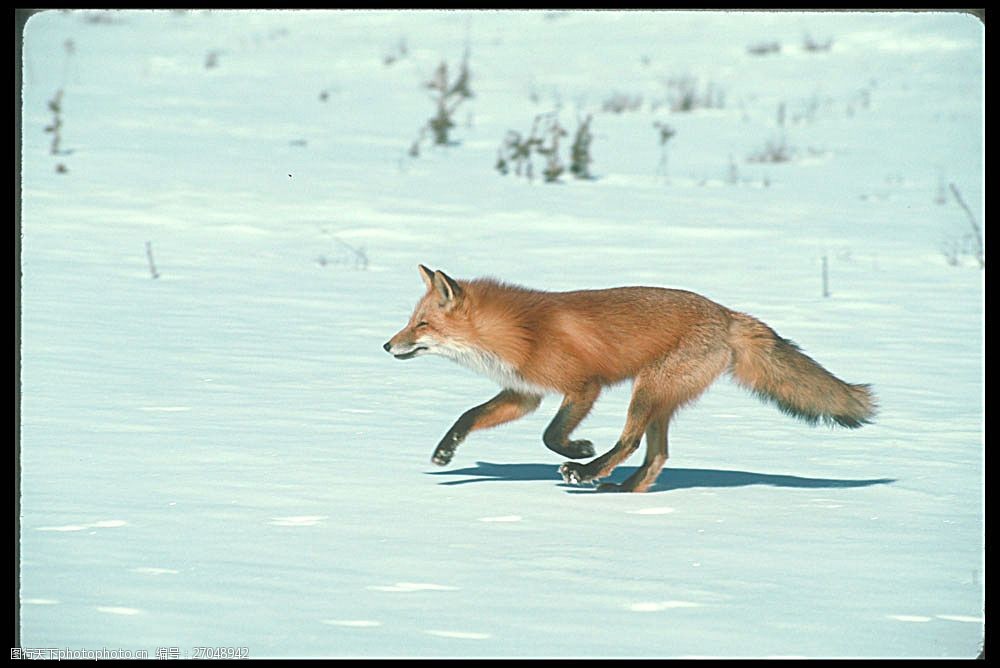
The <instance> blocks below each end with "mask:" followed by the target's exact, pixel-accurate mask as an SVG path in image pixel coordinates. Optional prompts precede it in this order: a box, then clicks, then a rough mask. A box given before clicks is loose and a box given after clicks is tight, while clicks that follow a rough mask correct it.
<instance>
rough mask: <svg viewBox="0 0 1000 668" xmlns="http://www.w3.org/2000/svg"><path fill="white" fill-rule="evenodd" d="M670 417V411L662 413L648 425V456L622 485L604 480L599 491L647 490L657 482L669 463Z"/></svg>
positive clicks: (598, 488)
mask: <svg viewBox="0 0 1000 668" xmlns="http://www.w3.org/2000/svg"><path fill="white" fill-rule="evenodd" d="M670 417H671V415H670V413H667V414H664V415H661V416H659V417H657V418H656V419H654V420H653V421H652V422H650V423H649V426H648V427H646V458H645V460H644V461H643V463H642V466H640V467H639V468H638V469H637V470H636V472H635V473H633V474H632V475H631V476H629V477H628V479H627V480H625V482H623V483H621V484H620V485H617V484H615V483H611V482H602V483H601V484H600V485H598V486H597V491H598V492H645V491H646V490H647V489H649V487H650V486H652V484H653V483H654V482H656V478H657V476H659V475H660V470H661V469H662V468H663V465H664V464H666V463H667V425H668V424H669V422H670Z"/></svg>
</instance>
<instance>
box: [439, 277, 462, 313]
mask: <svg viewBox="0 0 1000 668" xmlns="http://www.w3.org/2000/svg"><path fill="white" fill-rule="evenodd" d="M434 289H435V290H437V293H438V297H440V299H439V300H438V305H439V306H445V307H448V308H451V307H453V306H455V305H456V304H457V303H458V302H459V301H461V299H462V294H463V293H462V288H461V287H460V286H459V285H458V283H457V282H456V281H455V279H453V278H451V277H450V276H448V274H446V273H444V272H443V271H436V272H434Z"/></svg>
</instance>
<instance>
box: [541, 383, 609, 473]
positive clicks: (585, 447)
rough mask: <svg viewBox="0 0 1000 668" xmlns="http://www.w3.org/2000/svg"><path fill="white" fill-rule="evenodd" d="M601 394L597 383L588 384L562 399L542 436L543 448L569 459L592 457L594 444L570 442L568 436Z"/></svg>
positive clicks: (582, 441)
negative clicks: (557, 410)
mask: <svg viewBox="0 0 1000 668" xmlns="http://www.w3.org/2000/svg"><path fill="white" fill-rule="evenodd" d="M600 393H601V386H600V384H598V383H596V382H595V383H589V384H587V385H584V386H583V387H581V388H580V389H579V390H578V391H575V392H572V393H569V394H567V395H566V396H565V397H564V398H563V402H562V405H561V406H560V407H559V412H558V413H556V416H555V417H554V418H552V422H550V423H549V426H548V427H547V428H546V429H545V433H544V434H543V435H542V442H543V443H545V447H547V448H548V449H549V450H552V451H553V452H555V453H557V454H560V455H562V456H563V457H569V458H570V459H585V458H587V457H593V456H594V444H593V443H591V442H590V441H587V440H576V441H572V440H570V438H569V435H570V434H571V433H572V432H573V430H574V429H576V427H577V426H578V425H579V424H580V423H581V422H582V421H583V418H585V417H587V414H588V413H589V412H590V409H591V408H592V407H593V406H594V402H595V401H597V397H598V395H600Z"/></svg>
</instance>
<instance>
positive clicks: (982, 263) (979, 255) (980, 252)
mask: <svg viewBox="0 0 1000 668" xmlns="http://www.w3.org/2000/svg"><path fill="white" fill-rule="evenodd" d="M948 187H950V188H951V194H952V195H954V196H955V201H956V202H958V205H959V206H960V207H962V208H963V209H964V210H965V215H967V216H968V217H969V224H970V225H972V234H973V236H974V237H975V239H976V261H978V262H979V268H980V269H985V268H986V250H985V248H984V247H983V233H982V231H981V230H980V229H979V224H978V223H976V217H975V216H973V215H972V209H970V208H969V205H968V204H966V203H965V200H964V199H962V195H961V194H960V193H959V192H958V188H956V187H955V184H954V183H949V184H948Z"/></svg>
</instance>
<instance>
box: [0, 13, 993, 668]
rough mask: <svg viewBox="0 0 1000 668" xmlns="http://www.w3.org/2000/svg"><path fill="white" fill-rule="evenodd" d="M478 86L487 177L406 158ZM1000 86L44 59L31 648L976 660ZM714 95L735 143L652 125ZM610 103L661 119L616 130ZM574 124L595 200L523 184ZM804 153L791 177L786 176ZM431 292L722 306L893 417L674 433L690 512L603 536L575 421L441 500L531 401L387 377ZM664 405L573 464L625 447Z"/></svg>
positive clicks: (785, 46)
mask: <svg viewBox="0 0 1000 668" xmlns="http://www.w3.org/2000/svg"><path fill="white" fill-rule="evenodd" d="M806 33H808V34H809V35H811V37H812V38H813V39H814V40H816V41H817V42H824V41H825V40H827V39H829V38H832V39H833V44H832V48H831V49H830V50H829V51H821V52H810V51H807V50H806V49H804V48H803V47H802V46H801V45H802V43H803V35H805V34H806ZM771 41H778V42H780V43H781V44H782V49H781V51H780V53H772V54H767V55H761V56H754V55H751V54H749V53H748V51H747V47H748V46H750V45H753V44H759V43H763V42H771ZM401 43H405V45H406V49H405V51H406V53H405V54H403V55H401V57H399V58H398V60H396V61H395V62H394V63H392V64H389V65H387V64H385V62H384V58H385V57H386V54H389V53H393V52H394V51H393V50H394V49H396V48H397V45H398V44H401ZM466 46H468V48H469V58H470V59H469V64H470V70H471V75H472V78H471V88H472V91H473V93H474V95H475V96H474V97H473V98H471V99H469V100H467V101H465V102H464V103H463V104H462V105H461V106H460V107H459V108H458V110H457V111H456V113H455V120H456V127H455V128H454V129H453V138H454V139H455V140H456V141H457V142H458V143H457V144H456V145H454V146H450V147H446V148H443V147H433V146H430V145H429V144H427V143H425V144H424V145H423V146H422V147H421V151H420V156H419V157H416V158H413V157H410V156H409V155H408V151H409V149H410V146H411V145H412V143H413V142H414V140H415V139H416V138H417V135H418V133H419V131H420V128H421V126H422V125H423V124H424V123H426V121H427V120H428V119H429V118H430V117H431V116H432V115H433V113H434V108H433V103H432V101H431V100H430V98H429V96H428V91H427V90H426V89H424V88H422V84H423V83H424V82H425V81H427V80H428V79H429V78H430V77H431V75H432V74H433V72H434V69H435V68H436V67H437V66H438V64H439V63H440V62H441V61H442V60H446V61H447V62H448V63H449V66H450V68H451V71H452V72H454V71H456V69H457V67H458V64H459V62H460V61H461V58H462V54H463V51H464V49H465V48H466ZM213 52H214V55H211V54H213ZM984 54H985V31H984V27H983V25H982V24H981V23H980V22H979V21H978V20H977V19H975V18H974V17H972V16H969V15H966V14H961V13H906V12H899V13H846V12H845V13H830V12H822V13H813V12H798V13H779V12H761V13H747V12H740V13H719V12H680V13H678V12H660V13H647V12H600V13H595V12H573V13H565V12H542V11H536V12H499V11H481V12H450V11H448V12H444V11H442V12H431V11H425V12H402V11H390V12H374V11H351V12H348V11H343V12H313V11H299V12H276V11H266V12H265V11H252V12H230V11H225V12H221V11H220V12H202V11H186V12H173V11H170V12H167V11H157V12H148V11H127V12H114V13H95V12H56V11H50V12H44V13H41V14H38V15H35V16H33V17H32V18H31V19H30V20H29V22H28V24H27V27H26V29H25V32H24V50H23V71H22V74H23V108H22V116H21V121H22V128H23V139H22V151H23V160H22V179H23V181H22V187H23V188H22V198H21V206H22V208H21V232H22V238H21V250H20V252H21V255H20V262H21V271H22V276H21V294H20V309H21V314H20V316H21V365H22V366H21V404H20V517H19V522H20V524H19V530H20V603H21V606H20V629H19V640H18V643H19V645H20V646H22V647H25V648H60V649H69V650H80V649H90V650H98V649H101V648H109V649H114V648H121V649H128V650H144V651H146V652H149V656H154V652H156V650H157V649H158V648H178V649H179V650H180V652H181V655H184V656H190V655H191V654H192V653H193V651H194V649H193V648H195V647H210V648H230V647H246V648H248V654H249V656H251V657H255V658H259V657H360V656H367V657H372V656H387V657H388V656H408V657H431V656H434V657H451V656H496V657H526V656H536V657H613V656H617V657H626V656H628V657H693V656H699V657H705V656H715V657H778V656H781V657H788V656H805V657H974V656H976V655H977V654H978V653H979V651H980V647H981V643H982V641H983V633H984V590H985V556H984V555H985V533H984V531H985V524H984V522H985V520H984V517H985V513H984V493H985V485H984V471H985V468H984V466H985V464H984V415H985V412H984V403H985V374H984V364H983V360H984V341H985V321H984V294H985V292H984V272H983V271H981V270H980V269H979V268H978V266H977V264H976V263H975V262H974V261H973V259H972V257H971V256H970V255H969V254H968V253H967V252H965V251H966V250H967V248H968V247H967V246H966V243H967V240H966V239H965V236H966V235H967V233H968V231H969V229H970V227H969V223H968V219H967V217H966V214H965V212H964V211H963V210H962V209H961V208H960V206H958V205H957V204H956V202H955V201H954V200H953V198H952V197H951V195H950V193H949V192H948V189H947V184H950V183H954V184H955V185H956V187H957V188H958V189H959V191H960V192H961V195H962V197H963V198H964V200H965V201H966V202H967V203H968V204H969V206H970V208H971V210H972V212H973V214H974V216H975V218H976V220H977V221H978V223H979V225H980V226H982V225H983V224H984V218H985V215H984V213H985V207H984V197H985V194H984V193H985V191H984V183H985V181H984V174H985V172H984V159H985V150H984V123H985V101H984V100H985V97H984V82H985V78H984V77H985V65H984ZM213 59H214V60H213ZM210 62H214V66H212V67H208V66H206V65H207V64H208V63H210ZM681 77H689V78H694V79H696V80H697V82H698V86H699V88H698V89H699V90H703V87H704V86H706V85H708V84H711V85H712V86H714V87H715V89H717V90H720V91H722V92H723V93H724V103H723V104H722V105H721V106H719V107H717V108H707V109H695V110H694V111H692V112H689V113H683V112H676V113H671V112H670V111H669V109H668V108H667V107H666V106H662V104H659V105H658V103H662V102H663V101H664V100H666V99H667V96H668V93H669V89H668V87H667V85H666V84H665V82H666V81H667V80H669V79H671V78H674V79H676V78H681ZM59 89H62V90H63V99H62V123H63V125H62V128H61V150H62V151H63V153H61V154H59V155H52V154H50V150H49V149H50V143H51V140H52V135H51V134H50V133H45V132H43V129H44V128H45V127H46V126H47V125H49V124H50V123H51V122H52V120H53V118H52V116H53V114H52V112H51V111H50V109H49V108H48V106H47V103H48V101H49V100H51V99H52V98H53V96H54V95H55V94H56V91H57V90H59ZM321 93H322V94H323V95H325V96H326V100H325V101H324V100H323V99H321V97H322V96H321ZM615 93H620V94H624V95H629V96H640V97H641V98H642V105H641V107H640V108H639V109H638V110H635V111H631V112H628V111H627V112H623V113H621V114H614V113H611V112H602V111H600V110H601V105H602V102H603V101H604V100H605V99H607V98H609V97H611V96H612V95H613V94H615ZM654 106H656V109H654ZM779 108H780V109H783V115H784V119H785V122H784V127H783V128H782V127H781V126H779V123H778V117H779V113H780V112H779ZM552 111H558V114H559V115H558V117H559V120H560V123H561V124H562V125H563V126H564V127H565V128H566V129H567V130H568V131H569V132H570V133H572V132H573V131H574V130H575V128H576V123H577V119H578V118H581V117H583V116H585V115H586V114H587V113H593V114H594V118H593V121H592V123H591V130H592V132H593V133H594V140H593V144H592V148H591V154H592V157H593V160H594V162H593V164H592V165H591V169H592V172H593V174H594V176H595V177H596V178H595V179H594V180H592V181H575V180H574V179H572V178H570V177H569V175H568V174H567V175H565V176H564V178H563V179H562V183H559V184H546V183H542V182H541V180H540V179H538V178H536V179H535V180H534V181H533V182H529V181H528V180H526V179H525V178H519V177H517V176H515V175H513V174H508V175H507V176H501V175H500V174H499V173H498V172H496V171H495V170H494V168H493V165H494V163H495V161H496V151H497V148H498V147H499V145H500V143H501V141H502V140H503V138H504V136H505V134H506V133H507V131H509V130H517V131H519V132H527V131H528V130H529V129H530V126H531V123H532V120H533V119H534V117H535V116H536V115H537V114H540V113H545V112H552ZM657 121H659V122H662V123H667V124H669V125H670V126H671V127H672V128H673V129H674V130H675V131H676V134H675V135H674V136H673V137H672V138H671V139H670V140H669V142H668V143H667V144H666V158H667V159H666V162H665V163H661V159H662V158H663V154H662V152H661V146H660V145H659V137H658V133H657V131H656V130H655V128H654V126H653V123H654V122H657ZM782 136H783V137H784V139H785V140H786V142H787V146H788V147H789V148H791V149H792V153H791V159H790V160H789V161H788V162H784V163H780V164H770V163H757V162H751V161H750V160H749V157H750V156H752V155H753V154H755V153H757V152H759V151H760V150H761V149H762V148H764V146H765V145H766V144H767V142H769V141H777V140H779V139H780V138H781V137H782ZM571 137H572V134H571V135H570V137H567V138H565V139H564V146H566V147H567V148H568V143H569V140H570V139H571ZM59 164H61V165H63V166H64V167H65V169H66V172H65V173H59V172H57V171H56V167H57V165H59ZM540 172H541V165H540V164H539V165H537V166H536V174H540ZM939 198H940V199H941V202H940V203H939V202H938V201H936V200H938V199H939ZM147 242H149V244H150V248H151V251H152V254H153V257H154V258H155V263H156V270H157V272H158V273H159V278H157V279H154V278H152V277H151V272H150V268H149V265H148V259H147V256H146V243H147ZM344 244H347V246H345V245H344ZM349 247H350V248H349ZM351 248H353V249H358V250H359V251H363V253H364V259H365V261H364V262H362V261H361V255H360V254H356V253H354V252H353V251H352V250H351ZM948 249H952V250H955V252H954V253H953V255H954V259H955V263H954V264H950V263H949V261H948V259H947V257H946V253H945V252H944V251H946V250H948ZM823 257H826V258H827V260H828V263H829V292H830V296H829V297H827V298H824V297H823V295H822V283H821V258H823ZM418 263H424V264H426V265H427V266H429V267H432V268H434V269H443V270H445V271H447V272H448V273H449V274H450V275H452V276H454V277H457V278H471V277H475V276H484V275H492V276H496V277H499V278H502V279H505V280H509V281H514V282H517V283H522V284H525V285H529V286H531V287H535V288H542V289H550V290H562V289H579V288H584V287H590V288H598V287H611V286H616V285H634V284H646V285H660V286H666V287H675V288H684V289H689V290H693V291H696V292H699V293H701V294H704V295H706V296H708V297H709V298H711V299H714V300H716V301H718V302H720V303H722V304H724V305H726V306H729V307H731V308H734V309H737V310H740V311H744V312H749V313H752V314H754V315H755V316H757V317H759V318H761V319H762V320H764V321H765V322H766V323H768V324H769V325H770V326H772V327H774V328H775V329H776V330H777V331H778V332H779V333H780V334H782V335H783V336H785V337H788V338H791V339H793V340H794V341H796V342H797V343H798V344H800V345H801V346H802V347H803V348H804V350H805V351H806V352H807V353H808V354H810V355H811V356H813V357H814V358H815V359H817V360H818V361H819V362H820V363H822V364H823V365H824V366H826V367H827V368H829V369H830V370H831V371H833V372H834V373H835V374H837V375H838V376H840V377H842V378H844V379H845V380H848V381H850V382H865V383H871V384H872V386H873V387H874V389H875V391H876V393H877V395H878V398H879V402H880V406H881V412H880V415H879V417H878V420H877V422H876V423H875V424H873V425H870V426H866V427H864V428H863V429H860V430H856V431H848V430H839V431H837V430H830V429H826V428H812V427H809V426H807V425H804V424H802V423H798V422H795V421H794V420H791V419H789V418H788V417H787V416H784V415H782V414H781V413H779V412H778V411H776V410H774V409H773V408H771V407H768V406H765V405H763V404H760V403H758V402H757V401H755V400H754V399H753V398H752V397H750V396H749V395H747V394H746V393H744V392H743V391H741V390H740V389H739V388H737V387H736V386H735V384H733V383H732V382H729V381H721V382H719V383H718V384H717V385H715V386H714V387H713V388H712V389H711V390H709V392H707V393H706V394H705V396H704V397H703V398H702V399H701V400H700V401H699V402H698V404H697V405H695V406H693V407H691V408H688V409H686V410H685V411H684V412H683V413H681V414H680V415H679V417H678V418H677V419H676V420H675V422H674V423H673V424H672V428H671V431H670V436H671V442H670V454H671V459H670V461H669V462H668V463H667V468H666V469H665V470H664V472H663V474H662V475H661V476H660V478H659V480H658V482H657V485H656V486H655V487H654V488H653V489H652V491H651V492H650V493H648V494H644V495H628V494H624V495H623V494H610V495H607V494H597V493H595V492H594V491H593V488H592V487H589V486H570V485H567V484H565V483H563V482H562V481H561V479H560V476H559V474H558V472H557V469H558V467H559V465H560V464H561V463H562V462H561V459H560V458H559V457H558V456H556V455H555V454H554V453H551V452H550V451H548V450H547V449H546V448H545V447H544V446H543V445H542V443H541V433H542V431H543V430H544V428H545V426H546V424H547V422H548V420H549V419H551V416H552V415H554V413H555V411H556V409H557V406H558V401H559V398H558V397H549V398H547V399H546V400H545V401H544V402H543V404H542V406H541V408H540V409H539V410H538V411H537V412H536V413H534V414H533V415H531V416H528V417H526V418H524V419H522V420H520V421H517V422H514V423H512V424H510V425H506V426H503V427H500V428H497V429H495V430H490V431H484V432H476V433H473V434H472V435H470V436H469V438H468V439H467V440H466V441H465V442H464V443H463V444H462V445H461V446H460V447H459V449H458V450H457V452H456V455H455V458H454V460H453V461H452V462H451V464H450V465H449V466H447V467H445V468H438V467H435V466H433V465H431V464H430V462H429V458H430V455H431V453H432V451H433V449H434V446H435V445H436V444H437V442H438V440H439V439H440V438H441V436H442V435H443V434H444V433H445V432H446V431H447V429H448V427H450V426H451V424H452V423H453V421H454V420H455V419H456V418H457V417H458V416H459V415H460V414H461V413H462V412H463V411H465V410H466V409H468V408H470V407H471V406H473V405H475V404H478V403H481V402H482V401H483V400H485V399H487V398H489V397H491V396H492V395H493V394H494V393H495V392H496V388H495V386H494V385H493V384H492V383H491V381H490V380H489V379H487V378H484V377H481V376H477V375H475V374H473V373H472V372H471V371H469V370H467V369H464V368H462V367H460V366H458V365H456V364H454V363H452V362H449V361H448V360H445V359H441V358H434V357H431V356H425V357H420V358H419V359H413V360H408V361H398V360H395V359H393V358H392V357H391V356H390V355H387V354H386V353H385V352H384V351H383V350H382V349H381V346H382V343H383V342H385V341H386V340H387V339H388V338H389V336H391V335H392V334H393V333H394V332H396V331H397V330H398V329H399V328H400V327H401V326H402V325H403V324H404V323H405V321H406V319H407V318H408V317H409V315H410V311H411V309H412V307H413V305H414V304H415V303H416V301H417V299H418V298H419V296H420V295H421V293H422V291H423V289H424V286H423V283H422V281H421V279H420V277H419V275H418V273H417V264H418ZM628 389H629V388H628V387H617V388H613V389H611V390H608V391H606V392H605V393H604V395H603V396H602V397H601V399H600V400H599V402H598V404H597V406H596V408H595V410H594V412H593V413H592V414H591V416H590V417H588V419H587V420H586V421H585V422H584V424H583V425H582V426H581V427H580V429H579V430H578V431H577V432H576V434H577V435H578V436H577V437H579V438H588V439H591V440H593V441H594V443H595V445H596V446H597V448H598V451H603V450H605V449H607V448H609V447H611V445H613V443H614V442H615V440H616V438H617V436H618V433H619V431H620V429H621V426H622V424H623V422H624V416H625V407H626V405H627V402H628ZM639 457H640V455H636V456H633V458H632V459H631V460H630V461H628V462H626V464H625V465H623V466H621V467H620V468H619V469H618V470H617V471H616V472H615V474H614V476H613V480H622V479H624V478H625V477H627V475H628V474H630V473H631V472H632V471H633V470H634V467H635V466H636V465H637V464H638V463H639V461H640V460H639Z"/></svg>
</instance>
